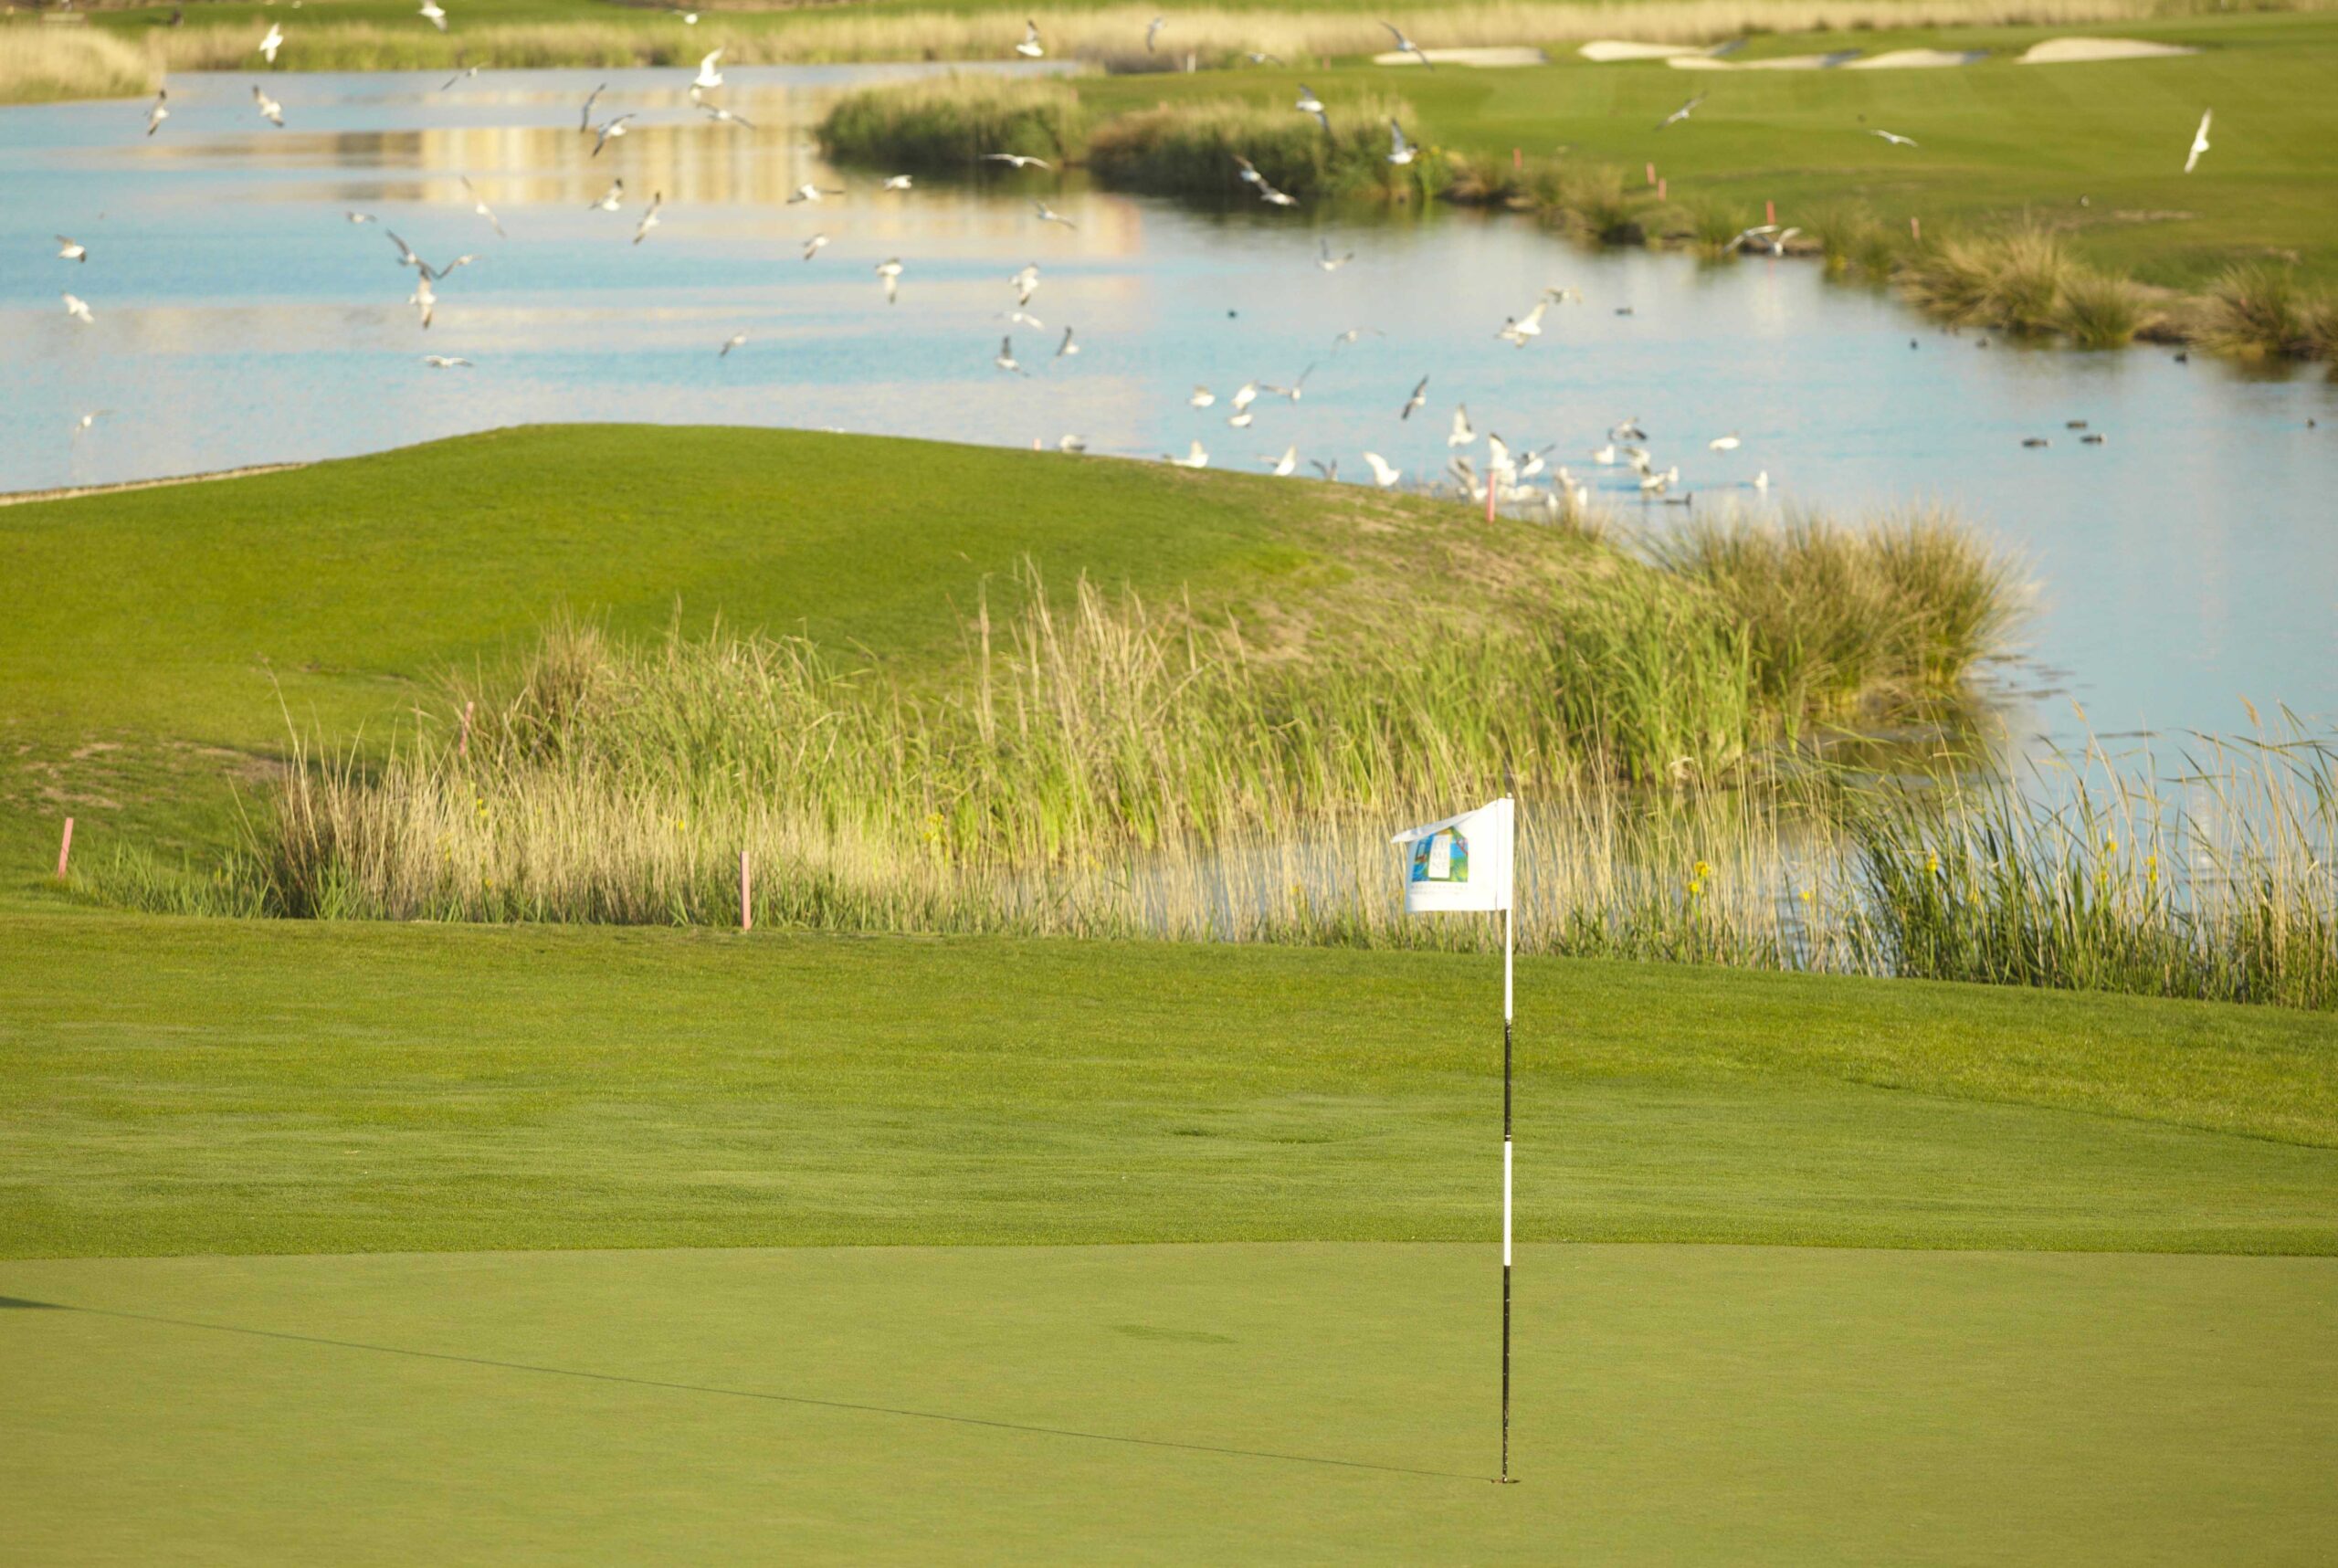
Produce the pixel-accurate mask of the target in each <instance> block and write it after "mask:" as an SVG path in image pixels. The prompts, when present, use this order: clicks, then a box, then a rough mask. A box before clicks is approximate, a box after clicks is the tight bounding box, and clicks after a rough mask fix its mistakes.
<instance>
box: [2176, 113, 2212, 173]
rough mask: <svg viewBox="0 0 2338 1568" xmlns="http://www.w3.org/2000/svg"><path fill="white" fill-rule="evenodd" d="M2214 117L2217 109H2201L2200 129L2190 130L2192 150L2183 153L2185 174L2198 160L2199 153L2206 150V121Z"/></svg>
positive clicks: (2189, 171)
mask: <svg viewBox="0 0 2338 1568" xmlns="http://www.w3.org/2000/svg"><path fill="white" fill-rule="evenodd" d="M2216 117H2217V111H2216V110H2213V109H2209V110H2202V111H2201V114H2200V129H2199V130H2197V131H2195V132H2192V151H2191V152H2189V153H2186V154H2185V158H2184V172H2185V174H2190V173H2191V172H2192V165H2194V164H2195V163H2198V162H2199V161H2200V154H2201V153H2205V152H2206V151H2207V150H2208V121H2211V120H2214V119H2215V118H2216Z"/></svg>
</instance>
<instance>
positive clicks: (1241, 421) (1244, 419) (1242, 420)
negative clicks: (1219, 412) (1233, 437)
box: [1226, 408, 1258, 430]
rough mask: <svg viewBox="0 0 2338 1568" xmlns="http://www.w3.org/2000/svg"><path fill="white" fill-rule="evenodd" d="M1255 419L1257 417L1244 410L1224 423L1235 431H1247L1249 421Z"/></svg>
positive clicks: (1229, 417)
mask: <svg viewBox="0 0 2338 1568" xmlns="http://www.w3.org/2000/svg"><path fill="white" fill-rule="evenodd" d="M1257 417H1258V416H1257V415H1255V414H1253V413H1251V412H1250V411H1249V410H1248V409H1247V408H1245V409H1243V410H1242V411H1241V412H1240V413H1238V414H1235V415H1232V416H1228V417H1227V421H1226V422H1227V424H1228V425H1231V426H1234V428H1236V429H1237V430H1248V428H1249V427H1250V421H1251V420H1253V419H1256V418H1257Z"/></svg>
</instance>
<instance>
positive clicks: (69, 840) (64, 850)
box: [57, 816, 73, 882]
mask: <svg viewBox="0 0 2338 1568" xmlns="http://www.w3.org/2000/svg"><path fill="white" fill-rule="evenodd" d="M72 858H73V819H72V818H71V817H69V816H68V817H67V818H66V819H65V841H64V842H63V843H61V844H59V845H58V847H57V879H58V881H60V882H61V881H63V880H65V865H66V862H67V861H68V860H70V859H72Z"/></svg>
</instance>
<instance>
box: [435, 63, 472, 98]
mask: <svg viewBox="0 0 2338 1568" xmlns="http://www.w3.org/2000/svg"><path fill="white" fill-rule="evenodd" d="M477 75H479V67H477V66H472V67H470V68H468V69H465V70H458V71H457V72H456V73H455V74H454V75H453V76H450V77H448V79H446V80H445V81H443V82H440V83H439V84H438V90H439V91H440V92H445V91H446V90H447V89H449V88H451V87H453V86H454V85H455V84H456V83H457V82H458V81H469V79H471V78H473V77H475V76H477Z"/></svg>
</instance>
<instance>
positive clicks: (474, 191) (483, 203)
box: [455, 174, 503, 239]
mask: <svg viewBox="0 0 2338 1568" xmlns="http://www.w3.org/2000/svg"><path fill="white" fill-rule="evenodd" d="M455 177H456V178H457V179H458V180H460V181H462V182H463V189H464V190H466V191H468V192H469V193H470V198H471V211H473V212H475V213H477V214H478V215H479V216H481V217H483V218H485V219H486V220H487V226H488V227H490V228H491V229H493V230H494V231H495V237H496V238H498V239H501V238H502V237H503V226H502V224H500V223H499V222H497V221H496V216H495V213H494V210H493V209H492V208H490V206H489V205H487V198H486V197H485V196H482V195H479V187H478V186H476V185H474V184H471V177H470V176H469V174H458V175H456V176H455Z"/></svg>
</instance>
